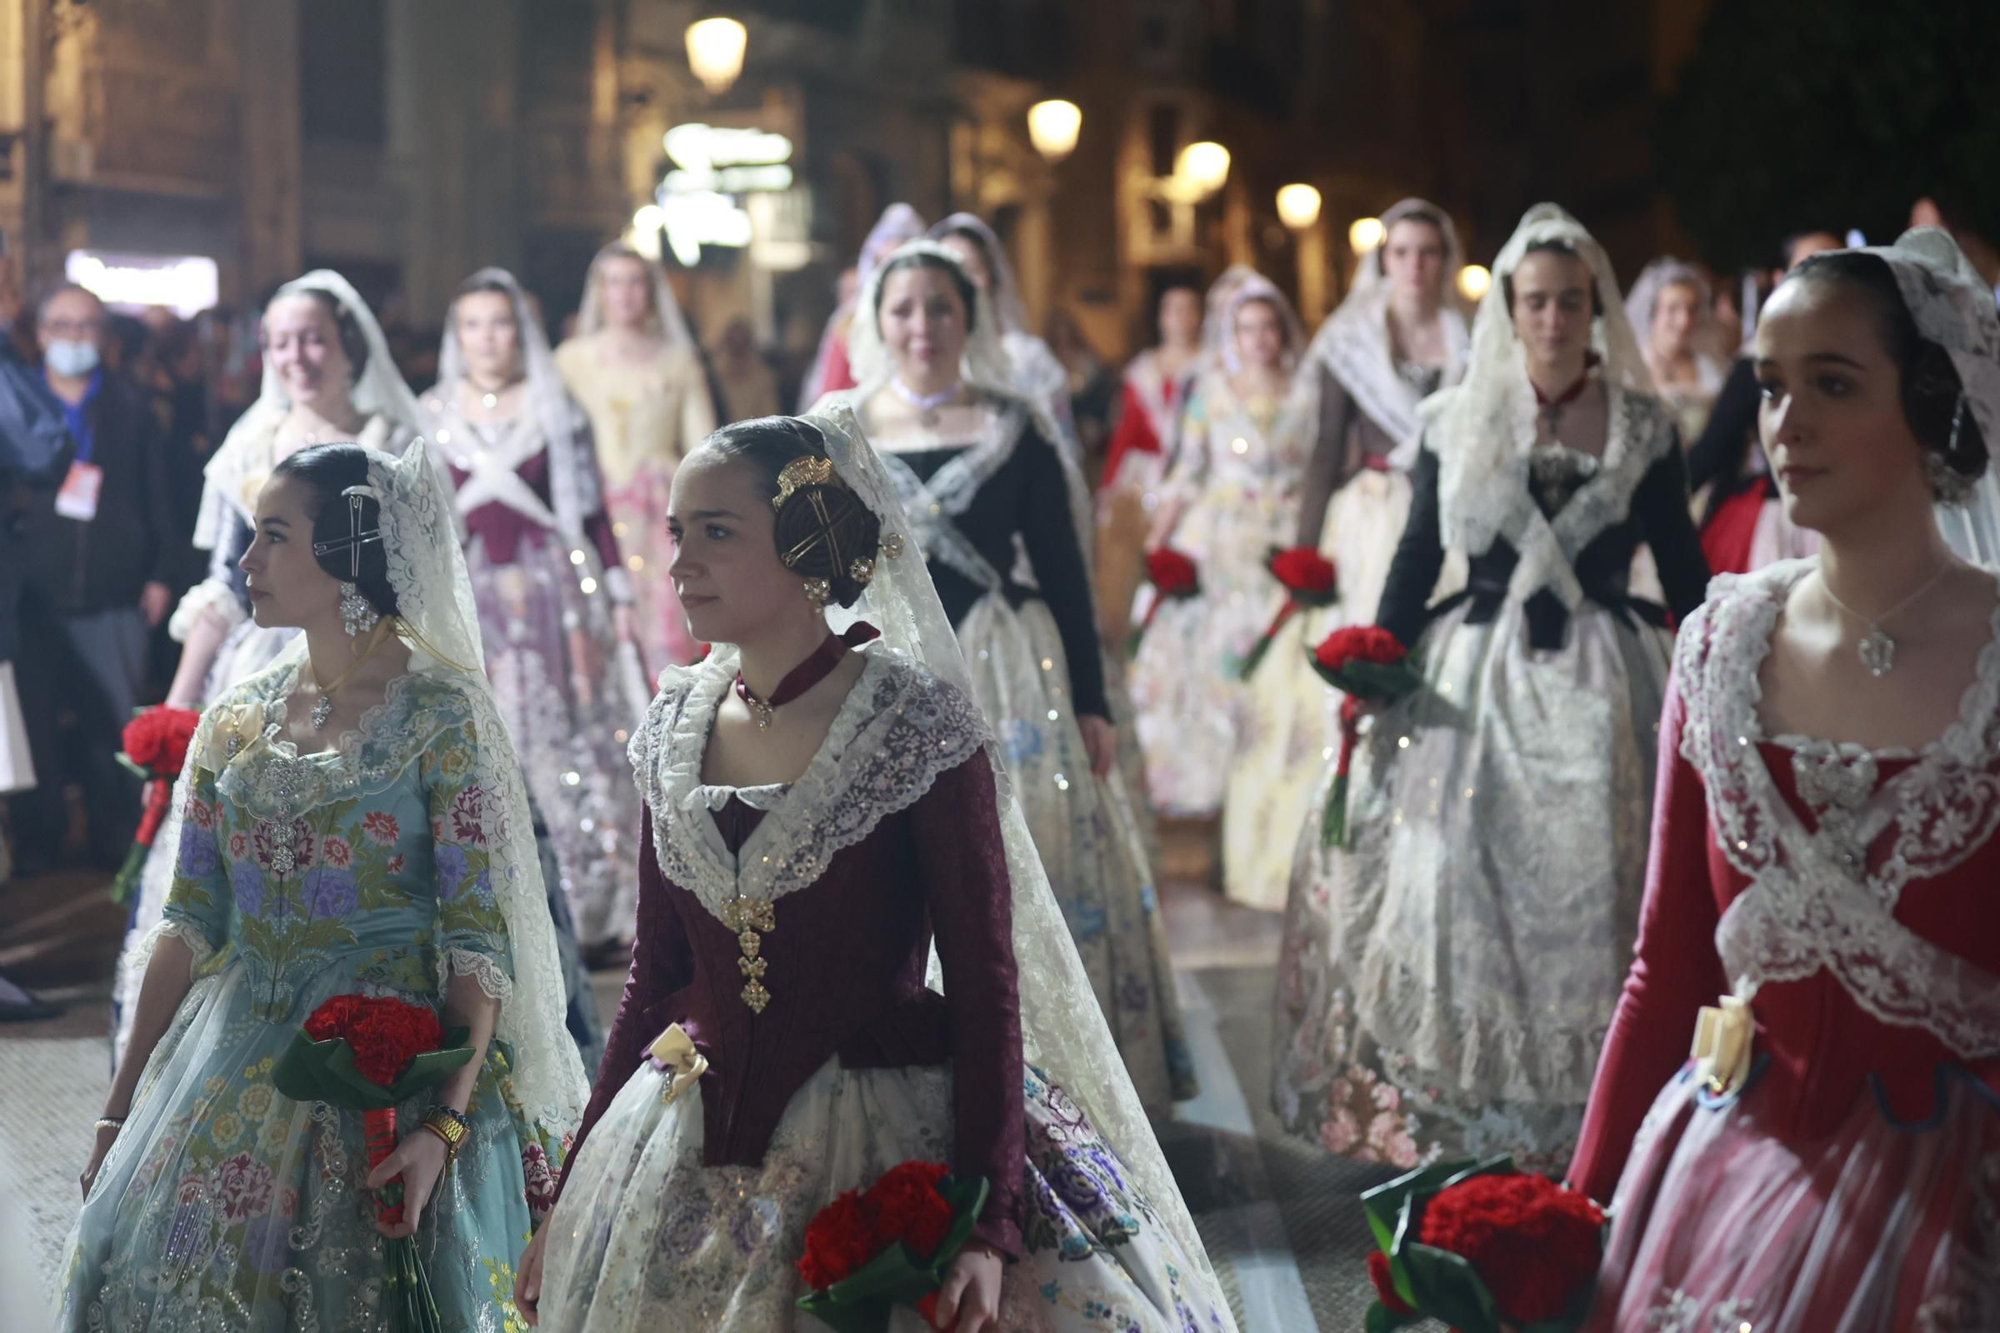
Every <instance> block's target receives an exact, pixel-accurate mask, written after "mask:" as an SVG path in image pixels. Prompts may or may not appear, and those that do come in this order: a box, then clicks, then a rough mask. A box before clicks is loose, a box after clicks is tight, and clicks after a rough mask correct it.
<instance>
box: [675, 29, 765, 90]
mask: <svg viewBox="0 0 2000 1333" xmlns="http://www.w3.org/2000/svg"><path fill="white" fill-rule="evenodd" d="M749 44H750V32H749V30H748V29H747V28H745V27H744V26H743V25H742V24H741V23H738V22H737V21H736V20H735V19H729V18H707V19H700V20H697V21H696V22H694V23H690V24H688V30H687V49H688V68H689V69H690V70H692V71H694V76H695V77H696V78H697V79H700V80H701V86H702V87H704V88H706V89H708V91H709V95H710V96H719V95H721V94H722V93H726V92H728V91H729V86H730V85H731V84H733V83H735V82H736V76H737V75H739V74H741V73H742V72H743V52H744V50H745V48H747V47H748V46H749Z"/></svg>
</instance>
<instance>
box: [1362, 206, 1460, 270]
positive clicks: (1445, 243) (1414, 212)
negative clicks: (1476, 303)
mask: <svg viewBox="0 0 2000 1333" xmlns="http://www.w3.org/2000/svg"><path fill="white" fill-rule="evenodd" d="M1403 222H1421V223H1423V224H1424V225H1425V226H1427V227H1429V228H1430V229H1431V230H1432V231H1434V232H1436V233H1437V234H1438V248H1439V249H1440V250H1449V249H1450V248H1451V241H1450V239H1449V233H1448V232H1446V230H1445V226H1444V214H1442V213H1439V212H1436V211H1435V210H1433V209H1429V208H1412V209H1409V210H1407V211H1405V212H1402V213H1398V214H1397V215H1396V216H1395V217H1393V218H1391V219H1389V225H1388V226H1386V227H1384V228H1383V229H1382V244H1380V245H1378V246H1376V247H1375V272H1376V274H1377V275H1378V276H1380V277H1385V278H1386V277H1387V276H1389V233H1390V232H1392V231H1394V230H1396V226H1397V224H1398V223H1403ZM1449 280H1450V278H1449V275H1447V276H1446V281H1449Z"/></svg>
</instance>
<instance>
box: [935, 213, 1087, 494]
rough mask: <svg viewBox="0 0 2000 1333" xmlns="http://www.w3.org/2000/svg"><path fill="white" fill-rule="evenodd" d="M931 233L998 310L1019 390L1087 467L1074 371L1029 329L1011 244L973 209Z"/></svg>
mask: <svg viewBox="0 0 2000 1333" xmlns="http://www.w3.org/2000/svg"><path fill="white" fill-rule="evenodd" d="M929 234H930V238H931V239H932V240H933V241H936V242H937V243H938V244H939V245H941V246H943V247H944V248H945V249H947V250H949V251H951V253H952V254H953V255H955V256H957V258H958V262H959V263H960V264H962V265H964V266H965V271H966V272H967V273H968V274H970V275H971V277H972V282H973V285H974V286H975V287H977V288H978V289H979V293H980V295H981V296H983V297H984V298H985V300H986V304H987V307H988V308H989V309H990V310H991V311H992V312H993V323H994V327H995V328H997V329H998V330H999V331H1000V350H1001V351H1002V353H1004V354H1005V357H1006V362H1007V374H1008V383H1009V384H1010V385H1011V386H1012V387H1013V390H1014V392H1015V393H1016V394H1017V395H1019V396H1020V397H1022V398H1025V399H1027V400H1028V401H1029V402H1031V403H1033V404H1034V405H1035V406H1036V407H1038V408H1040V409H1042V411H1044V412H1045V413H1047V415H1048V417H1049V419H1050V420H1051V421H1053V422H1054V423H1055V425H1056V429H1057V431H1058V432H1059V435H1058V438H1057V439H1056V440H1055V441H1054V443H1056V444H1058V445H1060V446H1062V447H1063V448H1064V449H1066V450H1067V451H1068V457H1069V461H1070V463H1071V464H1072V465H1074V466H1075V467H1076V469H1077V470H1078V472H1079V473H1080V472H1081V471H1082V470H1083V443H1082V441H1081V440H1080V439H1079V438H1078V436H1077V433H1076V424H1075V419H1074V418H1073V417H1072V415H1071V413H1070V405H1069V372H1068V371H1066V370H1064V369H1063V363H1062V361H1061V360H1060V359H1059V358H1058V357H1057V356H1056V354H1055V351H1054V349H1052V348H1051V347H1050V346H1049V345H1048V344H1047V343H1045V342H1043V341H1042V340H1041V339H1040V338H1037V337H1036V336H1035V335H1034V334H1032V333H1030V332H1028V312H1027V307H1026V306H1024V305H1023V304H1022V303H1021V284H1020V282H1019V281H1017V280H1016V279H1015V277H1014V266H1013V265H1012V264H1010V263H1008V262H1007V249H1006V247H1005V246H1003V245H1001V244H1000V237H999V235H998V234H997V233H995V232H994V230H993V228H991V227H989V226H987V225H986V223H985V222H984V221H983V220H982V219H980V218H979V217H977V216H975V215H973V214H971V213H953V214H952V215H951V216H950V217H948V218H946V219H945V220H944V221H943V222H940V223H938V224H937V225H936V226H934V227H932V228H931V229H930V233H929Z"/></svg>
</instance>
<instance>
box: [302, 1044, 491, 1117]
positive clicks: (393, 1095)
mask: <svg viewBox="0 0 2000 1333" xmlns="http://www.w3.org/2000/svg"><path fill="white" fill-rule="evenodd" d="M470 1035H471V1034H470V1032H469V1031H468V1030H467V1029H465V1028H453V1029H452V1030H451V1031H449V1032H447V1033H445V1035H444V1042H445V1044H444V1046H443V1047H442V1048H440V1049H438V1050H435V1051H426V1052H424V1054H422V1055H419V1056H418V1057H416V1058H415V1059H414V1060H412V1061H410V1067H409V1068H408V1069H407V1070H405V1071H404V1072H403V1076H402V1077H401V1078H399V1079H397V1080H396V1081H395V1082H394V1083H392V1084H390V1085H388V1086H387V1087H384V1086H383V1085H382V1084H380V1083H375V1082H372V1081H371V1080H369V1078H368V1077H367V1076H366V1075H364V1074H363V1073H362V1072H361V1071H360V1070H359V1069H357V1068H355V1066H354V1048H353V1047H352V1046H349V1045H348V1044H347V1039H346V1038H344V1037H335V1038H334V1039H333V1040H331V1041H314V1040H313V1039H312V1038H311V1037H309V1036H307V1035H306V1030H305V1029H304V1028H300V1029H299V1030H298V1032H297V1033H296V1034H294V1035H293V1037H292V1042H291V1045H289V1046H287V1047H285V1053H284V1054H283V1055H281V1056H279V1057H278V1064H277V1067H276V1068H275V1069H273V1070H272V1071H271V1081H272V1082H273V1083H274V1084H276V1085H277V1089H278V1091H279V1092H282V1093H284V1094H285V1095H286V1096H287V1097H290V1098H291V1099H292V1100H293V1101H295V1102H326V1103H327V1104H328V1105H330V1106H338V1107H339V1108H341V1109H342V1110H343V1111H386V1110H388V1109H389V1108H390V1107H392V1106H396V1105H398V1104H400V1103H402V1102H406V1101H408V1100H409V1099H410V1098H412V1097H414V1096H416V1095H417V1094H418V1093H419V1092H422V1091H423V1090H424V1089H425V1088H427V1087H429V1086H430V1085H431V1084H433V1083H436V1082H437V1081H438V1080H439V1079H441V1078H443V1077H444V1076H445V1075H446V1074H449V1073H450V1072H451V1071H452V1070H454V1069H457V1068H459V1067H460V1066H462V1065H464V1064H466V1063H467V1062H469V1061H470V1060H471V1059H472V1048H471V1047H470V1046H467V1045H466V1044H465V1042H466V1039H467V1038H468V1037H469V1036H470Z"/></svg>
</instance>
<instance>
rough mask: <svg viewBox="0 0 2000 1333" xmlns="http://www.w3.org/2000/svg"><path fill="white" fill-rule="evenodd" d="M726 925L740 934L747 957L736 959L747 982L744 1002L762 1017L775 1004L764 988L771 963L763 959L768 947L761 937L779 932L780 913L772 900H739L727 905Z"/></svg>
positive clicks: (739, 943) (744, 955)
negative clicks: (766, 1008) (772, 1003)
mask: <svg viewBox="0 0 2000 1333" xmlns="http://www.w3.org/2000/svg"><path fill="white" fill-rule="evenodd" d="M722 924H723V925H725V926H727V927H729V928H730V929H731V930H733V931H735V932H736V944H737V947H738V948H740V949H742V950H743V956H742V957H741V958H738V959H737V960H736V966H737V968H738V969H739V970H740V971H741V972H742V973H743V976H744V977H745V979H746V981H745V985H744V987H743V1003H745V1004H747V1005H749V1006H750V1012H751V1013H753V1014H761V1013H763V1012H764V1006H765V1005H767V1004H769V1003H770V1002H771V992H770V991H768V990H765V989H764V970H765V968H766V967H768V966H769V965H770V961H769V960H768V959H766V958H763V957H761V956H760V955H761V954H762V952H763V948H764V941H763V939H762V938H761V936H762V935H768V934H770V933H771V932H772V931H773V930H775V929H777V925H778V917H777V912H776V910H775V909H774V908H773V907H772V906H771V903H770V900H769V899H766V898H738V899H735V900H734V901H732V902H729V903H725V904H723V908H722Z"/></svg>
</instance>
